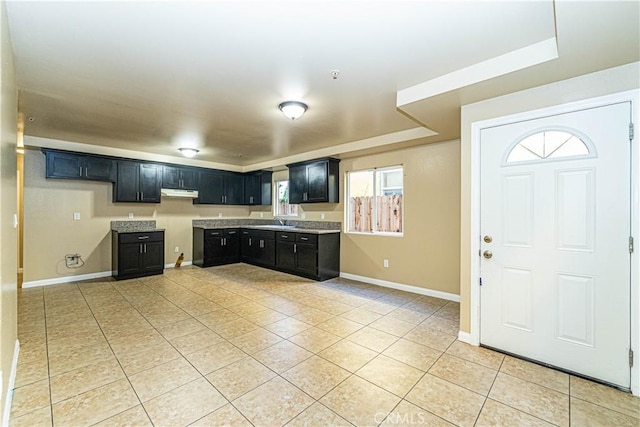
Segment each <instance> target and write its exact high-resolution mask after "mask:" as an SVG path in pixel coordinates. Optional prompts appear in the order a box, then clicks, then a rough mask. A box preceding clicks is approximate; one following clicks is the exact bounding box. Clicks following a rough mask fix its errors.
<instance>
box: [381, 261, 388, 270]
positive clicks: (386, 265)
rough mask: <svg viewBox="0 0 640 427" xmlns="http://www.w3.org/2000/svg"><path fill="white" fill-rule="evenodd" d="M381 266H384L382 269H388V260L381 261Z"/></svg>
mask: <svg viewBox="0 0 640 427" xmlns="http://www.w3.org/2000/svg"><path fill="white" fill-rule="evenodd" d="M382 265H383V266H384V268H389V260H388V259H385V260H384V261H382Z"/></svg>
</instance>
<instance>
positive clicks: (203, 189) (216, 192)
mask: <svg viewBox="0 0 640 427" xmlns="http://www.w3.org/2000/svg"><path fill="white" fill-rule="evenodd" d="M223 186H224V175H222V174H221V173H220V172H213V171H201V172H200V188H199V189H198V198H197V199H195V200H194V203H200V204H209V205H221V204H222V203H223V198H222V197H223Z"/></svg>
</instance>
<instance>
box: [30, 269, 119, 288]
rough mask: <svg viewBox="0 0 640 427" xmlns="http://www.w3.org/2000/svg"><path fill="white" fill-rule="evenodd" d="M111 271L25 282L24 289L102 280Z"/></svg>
mask: <svg viewBox="0 0 640 427" xmlns="http://www.w3.org/2000/svg"><path fill="white" fill-rule="evenodd" d="M111 274H112V273H111V270H109V271H101V272H99V273H89V274H79V275H77V276H65V277H55V278H53V279H42V280H32V281H30V282H24V283H23V284H22V287H23V288H35V287H37V286H48V285H58V284H61V283H71V282H79V281H81V280H90V279H100V278H102V277H109V276H111Z"/></svg>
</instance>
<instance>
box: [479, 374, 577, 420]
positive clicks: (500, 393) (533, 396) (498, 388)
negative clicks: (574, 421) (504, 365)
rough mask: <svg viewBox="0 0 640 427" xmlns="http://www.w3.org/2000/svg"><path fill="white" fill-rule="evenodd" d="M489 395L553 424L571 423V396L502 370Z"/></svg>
mask: <svg viewBox="0 0 640 427" xmlns="http://www.w3.org/2000/svg"><path fill="white" fill-rule="evenodd" d="M489 397H490V398H491V399H493V400H497V401H498V402H501V403H504V404H505V405H508V406H511V407H512V408H515V409H518V410H520V411H523V412H526V413H528V414H530V415H533V416H535V417H538V418H541V419H543V420H545V421H548V422H550V423H552V424H556V425H560V426H566V425H569V396H568V395H566V394H564V393H560V392H557V391H555V390H552V389H550V388H546V387H542V386H539V385H537V384H534V383H531V382H528V381H524V380H521V379H519V378H515V377H512V376H510V375H506V374H503V373H502V372H500V373H499V374H498V376H497V378H496V380H495V382H494V384H493V387H492V388H491V392H490V393H489Z"/></svg>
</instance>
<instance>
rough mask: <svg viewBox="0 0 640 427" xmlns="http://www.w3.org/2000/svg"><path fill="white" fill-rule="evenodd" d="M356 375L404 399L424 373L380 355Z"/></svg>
mask: <svg viewBox="0 0 640 427" xmlns="http://www.w3.org/2000/svg"><path fill="white" fill-rule="evenodd" d="M356 375H358V376H359V377H361V378H364V379H365V380H367V381H370V382H372V383H374V384H375V385H377V386H380V387H382V388H383V389H385V390H387V391H390V392H391V393H393V394H395V395H397V396H400V397H403V396H404V395H405V394H407V392H408V391H409V390H411V388H412V387H413V386H414V385H415V384H416V383H417V382H418V380H419V379H420V378H421V377H422V376H423V375H424V371H421V370H419V369H416V368H414V367H411V366H409V365H406V364H404V363H402V362H398V361H397V360H394V359H391V358H390V357H387V356H384V355H379V356H378V357H376V358H375V359H373V360H372V361H371V362H369V363H367V364H366V365H364V366H363V367H362V368H361V369H359V370H358V371H357V372H356Z"/></svg>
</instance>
